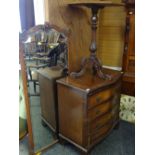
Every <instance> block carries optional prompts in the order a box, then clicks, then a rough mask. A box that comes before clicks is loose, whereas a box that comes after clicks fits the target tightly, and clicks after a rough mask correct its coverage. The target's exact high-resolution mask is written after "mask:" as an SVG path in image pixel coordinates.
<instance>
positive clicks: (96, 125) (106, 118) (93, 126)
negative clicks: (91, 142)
mask: <svg viewBox="0 0 155 155" xmlns="http://www.w3.org/2000/svg"><path fill="white" fill-rule="evenodd" d="M112 119H113V116H112V114H111V112H109V113H107V114H105V115H102V116H101V117H99V118H98V119H95V120H94V121H92V122H90V126H89V133H90V134H91V133H93V132H96V131H97V130H98V129H100V128H102V127H103V126H104V125H106V123H108V122H111V121H112Z"/></svg>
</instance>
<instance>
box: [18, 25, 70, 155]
mask: <svg viewBox="0 0 155 155" xmlns="http://www.w3.org/2000/svg"><path fill="white" fill-rule="evenodd" d="M20 64H21V70H22V79H23V85H25V87H24V95H25V102H26V113H27V124H28V130H29V131H28V133H29V143H30V152H31V153H32V154H37V153H38V152H42V151H44V150H46V149H48V148H49V147H51V146H52V145H54V144H55V143H57V142H58V117H57V113H58V112H57V111H58V109H57V88H56V80H57V79H58V78H61V77H63V76H66V75H67V31H65V30H62V29H60V28H58V27H57V26H54V25H50V24H49V23H45V24H44V25H37V26H34V27H32V28H31V29H29V30H28V31H26V32H24V33H22V34H21V35H20Z"/></svg>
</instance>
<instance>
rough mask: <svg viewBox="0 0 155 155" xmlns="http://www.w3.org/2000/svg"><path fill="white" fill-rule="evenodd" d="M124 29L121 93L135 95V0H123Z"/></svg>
mask: <svg viewBox="0 0 155 155" xmlns="http://www.w3.org/2000/svg"><path fill="white" fill-rule="evenodd" d="M124 2H125V3H126V14H127V16H126V30H125V43H124V53H123V66H122V68H123V72H124V76H123V83H122V93H123V94H127V95H132V96H135V1H134V0H125V1H124Z"/></svg>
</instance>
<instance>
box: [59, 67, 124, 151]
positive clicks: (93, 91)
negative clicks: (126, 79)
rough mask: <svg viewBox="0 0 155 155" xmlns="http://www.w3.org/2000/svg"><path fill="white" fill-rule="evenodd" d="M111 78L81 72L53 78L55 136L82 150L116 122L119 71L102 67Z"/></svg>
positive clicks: (105, 132) (108, 131) (108, 130)
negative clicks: (55, 84)
mask: <svg viewBox="0 0 155 155" xmlns="http://www.w3.org/2000/svg"><path fill="white" fill-rule="evenodd" d="M104 72H105V73H106V74H109V75H110V76H111V77H112V80H103V79H101V78H99V77H97V75H96V76H92V75H90V74H85V75H83V76H81V77H79V78H77V79H75V78H72V77H66V78H62V79H59V80H57V83H58V84H57V85H58V86H57V87H58V109H59V136H60V138H62V139H65V140H67V141H68V142H70V143H72V144H73V145H75V146H76V147H78V148H79V149H81V150H82V151H84V152H85V153H87V152H89V151H90V149H91V148H92V147H93V146H94V145H95V144H97V143H98V142H99V141H100V140H102V139H103V138H104V137H106V136H107V135H108V134H109V133H110V131H111V130H112V129H113V128H114V127H115V126H116V125H118V122H119V103H120V90H121V77H122V76H121V75H122V74H121V73H120V72H118V71H114V70H109V69H104Z"/></svg>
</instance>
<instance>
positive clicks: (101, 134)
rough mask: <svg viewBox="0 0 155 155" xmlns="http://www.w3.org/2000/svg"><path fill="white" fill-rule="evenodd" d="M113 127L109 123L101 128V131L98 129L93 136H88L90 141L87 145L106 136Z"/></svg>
mask: <svg viewBox="0 0 155 155" xmlns="http://www.w3.org/2000/svg"><path fill="white" fill-rule="evenodd" d="M112 127H113V123H109V124H107V125H106V126H104V127H102V128H101V129H99V130H98V131H97V132H96V133H95V134H92V135H91V136H90V139H89V140H90V141H89V144H90V145H91V144H93V143H94V142H95V141H96V140H97V139H99V138H101V137H105V136H106V134H108V132H109V131H110V130H111V128H112Z"/></svg>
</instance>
